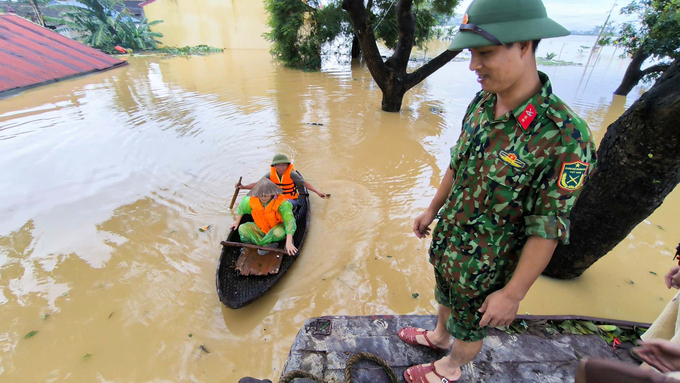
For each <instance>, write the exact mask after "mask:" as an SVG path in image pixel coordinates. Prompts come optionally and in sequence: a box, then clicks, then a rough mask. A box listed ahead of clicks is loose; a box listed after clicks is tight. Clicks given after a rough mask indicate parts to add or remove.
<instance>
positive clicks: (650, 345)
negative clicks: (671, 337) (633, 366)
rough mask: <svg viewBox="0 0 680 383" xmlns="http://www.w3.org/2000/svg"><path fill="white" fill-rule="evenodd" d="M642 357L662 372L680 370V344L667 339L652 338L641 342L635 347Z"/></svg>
mask: <svg viewBox="0 0 680 383" xmlns="http://www.w3.org/2000/svg"><path fill="white" fill-rule="evenodd" d="M635 351H636V352H637V354H638V355H639V356H640V359H642V360H644V361H645V362H647V363H648V364H649V365H651V366H652V367H655V368H656V369H658V370H659V371H661V372H673V371H679V370H680V345H679V344H677V343H673V342H670V341H667V340H662V339H652V340H649V341H645V342H640V347H637V348H635Z"/></svg>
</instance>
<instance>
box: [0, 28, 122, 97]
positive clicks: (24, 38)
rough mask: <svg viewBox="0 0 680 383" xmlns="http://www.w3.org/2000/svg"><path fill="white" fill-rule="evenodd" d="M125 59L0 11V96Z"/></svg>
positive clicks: (98, 68) (119, 63) (115, 63)
mask: <svg viewBox="0 0 680 383" xmlns="http://www.w3.org/2000/svg"><path fill="white" fill-rule="evenodd" d="M126 64H127V62H125V61H122V60H119V59H117V58H114V57H111V56H109V55H107V54H105V53H102V52H100V51H98V50H96V49H92V48H90V47H88V46H85V45H83V44H81V43H79V42H76V41H73V40H71V39H69V38H67V37H64V36H62V35H60V34H58V33H56V32H53V31H51V30H49V29H47V28H43V27H40V26H38V25H36V24H33V23H31V22H30V21H28V20H25V19H22V18H21V17H19V16H15V15H0V97H3V96H5V95H7V94H8V93H10V92H13V91H17V90H20V89H24V88H27V87H34V86H37V85H42V84H45V83H50V82H54V81H59V80H63V79H66V78H71V77H75V76H81V75H85V74H89V73H94V72H99V71H104V70H107V69H111V68H115V67H118V66H121V65H126Z"/></svg>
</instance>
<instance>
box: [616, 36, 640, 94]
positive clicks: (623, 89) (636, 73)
mask: <svg viewBox="0 0 680 383" xmlns="http://www.w3.org/2000/svg"><path fill="white" fill-rule="evenodd" d="M648 57H649V55H648V54H645V53H644V52H643V49H642V48H640V49H638V51H637V52H636V53H635V55H633V60H632V61H631V62H630V64H628V69H626V73H625V74H624V75H623V80H621V85H619V87H618V88H616V90H615V91H614V94H618V95H620V96H627V95H628V93H630V91H631V90H632V89H633V88H634V87H635V85H637V84H638V82H640V80H642V70H640V67H642V63H643V62H645V60H647V58H648Z"/></svg>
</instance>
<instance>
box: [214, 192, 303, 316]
mask: <svg viewBox="0 0 680 383" xmlns="http://www.w3.org/2000/svg"><path fill="white" fill-rule="evenodd" d="M298 200H299V205H298V206H297V207H296V208H295V209H294V211H293V213H294V215H295V221H296V222H297V230H295V234H293V244H294V245H295V247H297V249H298V254H297V255H296V256H294V257H291V256H289V255H287V254H281V256H282V257H283V259H282V260H281V265H280V267H279V271H278V272H277V273H275V274H268V275H242V274H241V272H240V271H239V270H237V261H238V259H239V257H240V256H241V247H236V246H222V254H221V255H220V262H219V264H218V265H217V274H216V276H215V277H216V278H215V279H216V283H217V295H219V297H220V301H222V303H224V305H225V306H227V307H229V308H232V309H237V308H241V307H243V306H245V305H247V304H249V303H251V302H253V301H254V300H256V299H257V298H259V297H261V296H262V295H264V293H266V292H267V291H269V289H271V288H272V287H273V286H274V285H275V284H276V283H277V282H278V281H279V280H280V279H281V278H282V277H283V276H284V275H285V274H286V272H287V271H288V269H289V268H290V266H291V265H292V264H293V262H295V260H296V259H297V258H298V257H299V256H300V251H301V250H302V245H303V243H304V241H305V237H306V236H307V229H308V228H309V216H310V209H309V194H308V192H307V189H304V188H303V189H302V190H300V196H299V197H298ZM252 221H253V218H252V217H251V216H250V215H249V214H247V215H244V216H243V218H241V223H242V224H243V223H246V222H252ZM227 241H228V242H241V240H240V238H239V235H238V230H231V231H230V232H229V235H228V236H227ZM279 247H282V246H279Z"/></svg>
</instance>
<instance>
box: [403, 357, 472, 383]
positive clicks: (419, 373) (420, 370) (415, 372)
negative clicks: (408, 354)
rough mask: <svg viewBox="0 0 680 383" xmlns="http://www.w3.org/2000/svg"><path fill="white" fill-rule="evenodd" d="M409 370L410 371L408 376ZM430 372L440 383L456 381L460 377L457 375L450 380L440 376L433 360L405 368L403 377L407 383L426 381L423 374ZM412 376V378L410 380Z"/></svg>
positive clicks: (426, 382) (425, 382)
mask: <svg viewBox="0 0 680 383" xmlns="http://www.w3.org/2000/svg"><path fill="white" fill-rule="evenodd" d="M409 371H412V372H411V374H410V376H409ZM430 372H431V373H433V374H435V375H436V376H437V378H438V379H439V380H440V381H441V383H453V382H457V381H458V380H459V379H460V377H458V379H456V380H451V379H449V378H445V377H443V376H441V374H440V373H438V372H437V369H436V368H435V367H434V362H432V363H430V364H427V365H425V364H419V365H417V366H413V367H410V368H407V369H406V371H404V379H406V381H407V382H408V383H428V381H427V379H426V378H425V375H427V374H429V373H430ZM461 376H462V374H461ZM412 378H413V380H411V379H412Z"/></svg>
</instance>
